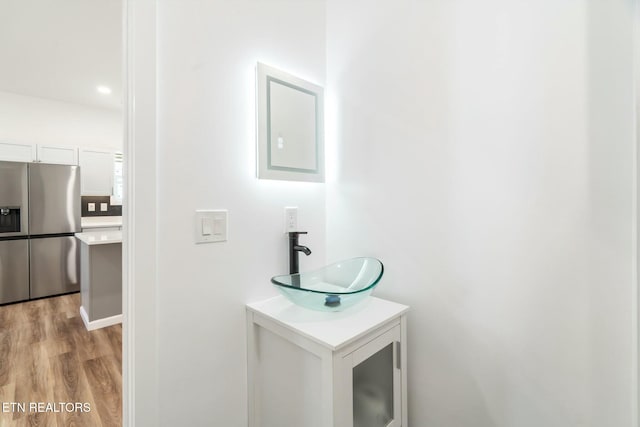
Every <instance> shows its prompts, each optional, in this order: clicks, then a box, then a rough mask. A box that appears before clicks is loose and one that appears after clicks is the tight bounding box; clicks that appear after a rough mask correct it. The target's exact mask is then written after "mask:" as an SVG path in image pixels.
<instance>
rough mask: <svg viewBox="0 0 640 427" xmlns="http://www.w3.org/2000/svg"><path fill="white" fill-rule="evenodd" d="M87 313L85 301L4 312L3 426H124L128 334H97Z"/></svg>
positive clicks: (0, 345)
mask: <svg viewBox="0 0 640 427" xmlns="http://www.w3.org/2000/svg"><path fill="white" fill-rule="evenodd" d="M79 309H80V294H71V295H64V296H61V297H54V298H46V299H41V300H37V301H29V302H25V303H19V304H12V305H6V306H0V427H5V426H51V427H67V426H76V427H85V426H86V427H111V426H117V427H120V426H121V425H122V415H121V413H122V398H121V396H122V328H121V326H120V325H115V326H110V327H108V328H102V329H97V330H95V331H91V332H89V331H87V330H86V328H85V326H84V324H83V323H82V319H81V318H80V313H79ZM12 402H15V404H12ZM39 402H41V406H40V407H39V408H38V407H37V406H36V405H37V404H38V403H39ZM61 402H62V404H61ZM18 404H22V405H23V408H24V411H23V410H22V409H23V408H20V407H19V406H18ZM47 404H49V407H47V406H46V405H47ZM65 404H66V405H65ZM70 404H73V405H70ZM77 406H80V407H81V409H82V410H84V411H82V410H76V408H77ZM71 409H73V411H71ZM78 409H80V408H78ZM86 409H90V410H89V411H86ZM47 411H49V412H47ZM52 411H57V412H52Z"/></svg>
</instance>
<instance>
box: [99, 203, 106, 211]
mask: <svg viewBox="0 0 640 427" xmlns="http://www.w3.org/2000/svg"><path fill="white" fill-rule="evenodd" d="M107 210H108V208H107V204H106V203H100V211H101V212H106V211H107Z"/></svg>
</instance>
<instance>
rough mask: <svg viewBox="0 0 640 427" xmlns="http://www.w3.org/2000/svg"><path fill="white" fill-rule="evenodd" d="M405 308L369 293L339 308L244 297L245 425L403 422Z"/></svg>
mask: <svg viewBox="0 0 640 427" xmlns="http://www.w3.org/2000/svg"><path fill="white" fill-rule="evenodd" d="M408 309H409V307H407V306H405V305H402V304H397V303H394V302H391V301H386V300H383V299H380V298H375V297H370V298H368V300H367V301H365V302H363V303H362V304H361V305H359V306H355V307H353V308H351V309H349V310H346V311H344V312H315V311H311V310H308V309H305V308H302V307H298V306H296V305H294V304H292V303H291V302H289V301H288V300H286V299H285V298H284V297H281V296H279V297H275V298H271V299H269V300H266V301H262V302H259V303H254V304H248V305H247V339H248V346H247V348H248V392H249V396H248V402H249V408H248V410H249V426H250V427H282V426H289V425H291V426H293V425H299V426H305V427H400V426H404V427H406V426H407V356H406V355H407V352H406V344H407V343H406V327H407V326H406V325H407V322H406V313H407V311H408Z"/></svg>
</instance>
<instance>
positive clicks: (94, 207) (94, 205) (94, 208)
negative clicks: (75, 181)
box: [87, 203, 96, 212]
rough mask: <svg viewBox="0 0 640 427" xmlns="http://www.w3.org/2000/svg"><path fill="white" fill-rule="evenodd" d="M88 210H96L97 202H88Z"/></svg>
mask: <svg viewBox="0 0 640 427" xmlns="http://www.w3.org/2000/svg"><path fill="white" fill-rule="evenodd" d="M87 210H88V211H89V212H95V211H96V204H95V203H87Z"/></svg>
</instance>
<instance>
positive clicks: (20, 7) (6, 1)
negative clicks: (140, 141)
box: [0, 0, 122, 109]
mask: <svg viewBox="0 0 640 427" xmlns="http://www.w3.org/2000/svg"><path fill="white" fill-rule="evenodd" d="M0 58H1V59H0V64H2V65H1V66H0V91H6V92H13V93H18V94H23V95H30V96H37V97H42V98H50V99H56V100H60V101H65V102H72V103H78V104H84V105H89V106H94V107H102V108H109V109H120V108H121V105H122V4H121V0H0ZM98 85H104V86H108V87H110V88H111V89H112V91H113V92H112V93H111V95H102V94H100V93H98V91H97V90H96V86H98Z"/></svg>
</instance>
